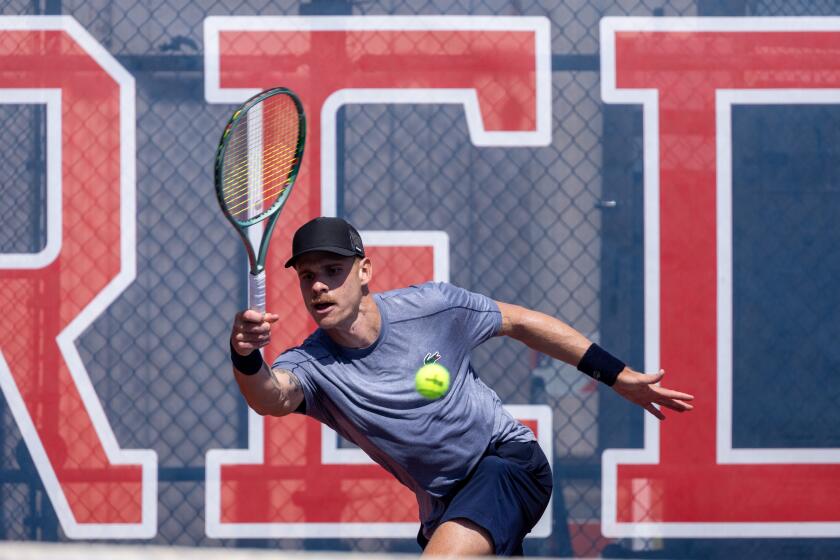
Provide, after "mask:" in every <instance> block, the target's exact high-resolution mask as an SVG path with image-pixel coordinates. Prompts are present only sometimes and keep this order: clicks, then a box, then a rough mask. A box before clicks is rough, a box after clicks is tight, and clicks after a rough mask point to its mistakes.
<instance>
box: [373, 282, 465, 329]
mask: <svg viewBox="0 0 840 560" xmlns="http://www.w3.org/2000/svg"><path fill="white" fill-rule="evenodd" d="M460 292H465V290H464V289H463V288H459V287H457V286H454V285H452V284H450V283H448V282H426V283H424V284H413V285H411V286H408V287H405V288H398V289H396V290H391V291H388V292H382V293H379V294H377V297H378V298H379V300H380V301H381V302H382V303H383V304H384V305H385V307H386V309H387V312H388V316H389V318H390V319H391V320H392V321H400V320H405V319H410V318H413V317H423V316H426V315H429V314H433V313H439V312H441V311H445V310H446V309H450V308H453V307H457V306H458V299H459V298H458V294H459V293H460Z"/></svg>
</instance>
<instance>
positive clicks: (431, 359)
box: [423, 352, 440, 366]
mask: <svg viewBox="0 0 840 560" xmlns="http://www.w3.org/2000/svg"><path fill="white" fill-rule="evenodd" d="M438 360H440V352H429V353H428V354H426V357H425V358H423V365H424V366H425V365H428V364H433V363H435V362H437V361H438Z"/></svg>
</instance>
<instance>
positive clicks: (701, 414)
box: [601, 18, 840, 537]
mask: <svg viewBox="0 0 840 560" xmlns="http://www.w3.org/2000/svg"><path fill="white" fill-rule="evenodd" d="M601 40H602V47H601V52H602V66H601V68H602V73H603V80H602V84H603V93H604V99H605V100H606V101H608V102H616V103H642V104H643V105H644V126H645V131H644V137H645V156H644V157H645V205H646V209H645V238H646V239H645V242H646V247H645V271H646V278H645V283H646V289H645V309H646V316H645V321H646V333H645V338H646V345H647V347H646V364H645V367H646V369H647V370H648V371H656V370H657V369H658V368H659V367H660V365H661V367H663V368H664V369H665V370H666V371H668V372H669V374H668V375H669V377H668V378H669V379H670V381H669V385H670V386H673V387H678V388H680V389H684V390H687V391H688V392H690V393H693V394H694V395H696V397H697V401H696V408H695V410H694V411H693V412H692V413H691V414H687V415H684V416H679V417H672V418H673V419H672V420H669V421H668V422H665V423H663V424H661V427H660V425H659V424H657V422H656V421H655V420H653V419H652V417H650V416H648V417H647V420H646V431H645V448H644V449H643V450H640V451H631V450H622V451H618V450H614V451H608V452H606V453H605V454H604V459H603V461H604V464H603V472H604V478H603V512H602V519H603V531H604V534H606V535H608V536H660V537H836V536H838V535H840V502H838V501H837V500H836V499H833V498H832V497H833V496H837V495H838V494H840V452H838V451H837V450H829V449H801V448H799V449H733V448H732V351H733V350H732V274H731V271H732V248H731V247H732V233H731V231H732V230H731V221H732V213H731V181H732V178H731V175H732V169H731V157H732V156H731V109H730V108H731V106H732V105H733V104H738V103H740V104H766V103H775V104H801V103H840V58H838V57H837V56H836V53H837V52H838V49H840V26H838V25H837V22H836V21H834V20H820V19H817V18H814V19H808V18H797V19H796V20H795V21H794V20H791V19H785V18H778V19H774V18H766V19H764V18H757V19H753V18H732V19H726V18H709V19H707V20H704V19H693V18H680V19H670V18H656V19H632V18H630V19H612V18H609V19H606V20H604V21H603V22H602V31H601Z"/></svg>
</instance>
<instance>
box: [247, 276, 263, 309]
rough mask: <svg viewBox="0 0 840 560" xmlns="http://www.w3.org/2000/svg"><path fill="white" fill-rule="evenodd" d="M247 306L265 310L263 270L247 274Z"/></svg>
mask: <svg viewBox="0 0 840 560" xmlns="http://www.w3.org/2000/svg"><path fill="white" fill-rule="evenodd" d="M248 308H249V309H253V310H254V311H259V312H264V311H265V270H261V271H260V272H259V273H258V274H249V275H248Z"/></svg>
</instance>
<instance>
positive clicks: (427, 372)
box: [414, 364, 449, 399]
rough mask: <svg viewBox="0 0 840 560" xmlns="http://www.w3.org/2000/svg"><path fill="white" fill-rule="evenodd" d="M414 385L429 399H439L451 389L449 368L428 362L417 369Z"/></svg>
mask: <svg viewBox="0 0 840 560" xmlns="http://www.w3.org/2000/svg"><path fill="white" fill-rule="evenodd" d="M414 386H415V387H416V388H417V392H418V393H420V394H421V395H423V396H424V397H426V398H427V399H439V398H441V397H442V396H443V395H445V394H446V392H447V391H448V390H449V370H447V369H446V368H445V367H443V366H442V365H440V364H426V365H424V366H423V367H421V368H420V369H418V370H417V373H416V374H415V376H414Z"/></svg>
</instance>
